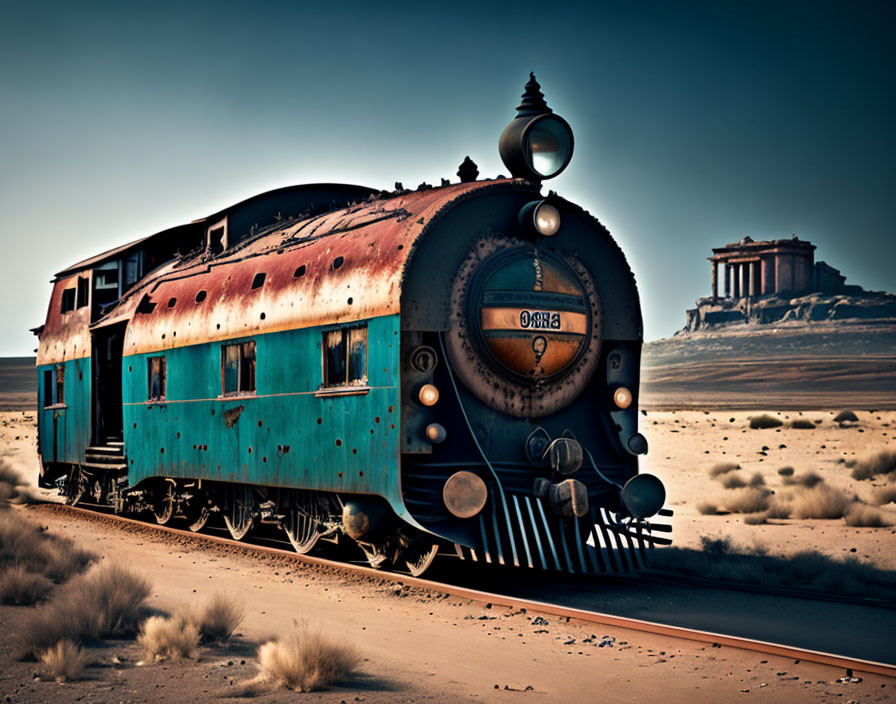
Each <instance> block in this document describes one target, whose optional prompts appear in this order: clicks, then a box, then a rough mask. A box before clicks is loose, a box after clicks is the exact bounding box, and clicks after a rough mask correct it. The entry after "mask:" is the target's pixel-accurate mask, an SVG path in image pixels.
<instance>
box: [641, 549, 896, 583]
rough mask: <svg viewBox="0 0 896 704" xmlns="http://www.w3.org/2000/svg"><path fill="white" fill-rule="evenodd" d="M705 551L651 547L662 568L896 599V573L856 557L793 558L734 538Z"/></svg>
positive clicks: (654, 563)
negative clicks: (773, 554) (737, 543)
mask: <svg viewBox="0 0 896 704" xmlns="http://www.w3.org/2000/svg"><path fill="white" fill-rule="evenodd" d="M701 543H702V545H701V549H700V550H694V549H691V548H677V547H668V548H663V549H662V550H653V551H651V562H652V566H653V567H655V568H657V569H664V570H670V571H677V572H681V573H684V574H694V575H699V576H701V577H706V578H708V579H718V580H728V581H733V582H742V583H746V584H769V585H781V586H801V587H811V588H814V589H824V590H829V591H837V592H842V593H847V594H855V595H859V596H874V597H877V598H893V597H896V590H894V588H893V584H894V579H896V573H894V572H892V571H886V570H879V569H877V568H875V567H873V566H871V565H868V564H865V563H862V562H860V561H859V560H858V559H856V558H855V557H853V556H850V557H848V558H843V559H835V558H831V557H828V556H826V555H822V554H821V553H818V552H814V551H811V550H805V551H803V552H799V553H796V554H794V555H791V556H790V557H786V558H785V557H776V556H772V555H768V554H767V553H766V551H765V550H764V549H763V548H762V547H761V546H758V545H754V546H752V547H745V546H740V545H736V544H734V543H733V542H732V541H731V539H730V538H709V537H706V536H704V537H703V538H702V540H701Z"/></svg>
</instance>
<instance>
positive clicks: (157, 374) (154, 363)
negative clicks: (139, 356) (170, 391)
mask: <svg viewBox="0 0 896 704" xmlns="http://www.w3.org/2000/svg"><path fill="white" fill-rule="evenodd" d="M146 362H147V365H148V367H149V393H148V397H149V400H150V401H161V400H163V399H164V398H165V380H166V379H165V378H166V376H167V371H168V370H167V368H166V367H167V363H166V362H165V358H164V357H150V358H149V359H147V360H146Z"/></svg>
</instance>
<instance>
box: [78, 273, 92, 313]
mask: <svg viewBox="0 0 896 704" xmlns="http://www.w3.org/2000/svg"><path fill="white" fill-rule="evenodd" d="M88 283H89V281H88V280H87V277H86V276H79V277H78V303H77V306H78V308H83V307H84V306H86V305H87V296H88V293H89V292H90V287H89V286H88Z"/></svg>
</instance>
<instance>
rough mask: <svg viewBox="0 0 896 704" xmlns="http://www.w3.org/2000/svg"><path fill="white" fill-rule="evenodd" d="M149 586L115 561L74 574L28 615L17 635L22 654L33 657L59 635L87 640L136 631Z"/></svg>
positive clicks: (53, 641) (80, 641)
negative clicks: (78, 574) (114, 562)
mask: <svg viewBox="0 0 896 704" xmlns="http://www.w3.org/2000/svg"><path fill="white" fill-rule="evenodd" d="M149 591H150V589H149V583H148V582H147V581H146V580H145V579H144V578H143V577H141V576H139V575H137V574H135V573H134V572H132V571H131V570H129V569H127V568H126V567H122V566H119V565H101V566H99V567H97V568H95V569H94V570H92V571H91V572H89V573H87V574H85V575H82V576H80V577H77V578H76V579H73V580H72V581H71V582H69V583H68V584H66V585H65V586H63V587H60V588H59V589H57V590H56V593H55V594H54V595H53V598H52V599H50V600H49V601H47V602H46V603H44V604H41V605H40V606H38V607H37V608H36V609H35V610H34V611H33V612H32V613H30V614H28V617H27V618H26V619H25V622H24V623H23V625H22V629H21V631H20V634H19V637H20V640H21V648H20V652H19V655H20V657H22V658H33V657H37V656H38V655H39V654H40V653H41V652H42V651H44V650H47V649H48V648H51V647H52V646H54V645H56V643H58V642H59V641H61V640H71V641H73V642H75V643H85V642H89V641H93V640H96V639H98V638H100V637H102V636H108V635H130V634H133V633H135V632H136V630H137V625H138V624H139V622H140V620H141V619H142V617H143V616H144V612H145V604H146V599H147V598H148V597H149Z"/></svg>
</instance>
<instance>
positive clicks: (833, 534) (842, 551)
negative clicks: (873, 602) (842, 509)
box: [641, 411, 896, 570]
mask: <svg viewBox="0 0 896 704" xmlns="http://www.w3.org/2000/svg"><path fill="white" fill-rule="evenodd" d="M756 413H757V412H747V411H712V412H709V413H705V412H703V411H677V412H676V411H664V412H659V411H657V412H654V411H648V412H647V414H646V416H642V417H641V431H642V432H643V433H644V435H645V436H646V437H647V440H648V442H649V446H650V451H649V453H648V455H647V457H646V458H645V460H644V461H643V464H642V471H647V472H651V473H653V474H656V475H657V476H659V477H660V478H661V479H662V480H663V482H664V483H665V485H666V487H667V491H668V501H669V503H670V504H671V506H672V507H673V508H674V509H675V516H674V517H673V518H672V519H671V522H672V524H673V536H674V540H675V544H676V545H679V546H683V547H698V546H699V542H700V538H701V536H704V535H709V536H729V537H731V538H732V539H734V540H735V541H736V542H739V543H741V544H745V545H751V544H753V543H754V542H758V543H760V544H761V545H763V546H765V547H766V548H768V550H769V552H770V553H772V554H781V555H789V554H792V553H794V552H797V551H800V550H806V549H813V550H818V551H820V552H823V553H825V554H826V555H829V556H832V557H836V556H847V555H856V556H857V557H859V558H861V559H862V560H864V561H868V562H871V563H872V564H874V565H876V566H878V567H880V568H883V569H890V570H894V569H896V527H886V528H850V527H848V526H846V525H845V523H844V521H843V520H842V519H836V520H797V519H786V520H775V519H772V520H770V522H769V523H768V524H767V525H756V526H751V525H746V524H745V523H744V519H743V516H740V515H724V516H703V515H700V514H699V513H698V511H697V504H698V503H700V502H702V501H708V502H711V503H712V502H714V501H715V500H717V499H719V498H720V497H722V496H723V495H724V494H725V493H726V491H728V490H726V489H723V488H722V485H721V484H720V483H719V481H718V480H715V479H711V478H710V477H709V476H708V471H709V469H710V468H711V467H712V466H713V465H715V464H718V463H721V462H734V463H737V464H740V465H741V467H742V469H741V470H739V472H740V474H741V475H742V476H743V477H744V478H745V479H747V478H749V477H751V476H752V475H753V474H754V473H756V472H759V473H761V474H762V476H763V478H764V480H765V483H766V485H767V486H768V488H770V489H772V490H773V491H775V492H782V493H785V494H786V493H794V491H795V490H794V489H792V488H791V487H785V486H783V483H782V478H781V477H780V476H779V475H778V473H777V470H778V469H779V468H781V467H785V466H791V467H793V468H794V470H795V472H796V474H801V473H804V472H806V471H810V470H811V471H815V472H817V473H818V474H819V475H820V476H821V477H823V478H824V480H825V482H826V483H827V484H830V485H831V486H833V487H836V488H839V489H843V490H845V491H846V492H848V493H849V494H850V495H853V494H854V495H857V496H858V497H859V498H860V499H862V500H866V501H867V500H870V499H871V498H872V493H873V490H874V488H876V487H879V486H882V485H884V484H886V479H885V478H884V477H879V478H878V479H877V480H875V481H873V482H872V481H868V480H865V481H856V480H854V479H852V478H851V477H850V469H849V468H848V467H847V466H846V465H845V464H843V463H841V462H840V460H851V459H856V458H858V457H862V456H864V455H867V454H869V453H874V452H877V451H880V450H882V449H885V448H889V449H891V450H892V449H896V412H893V411H885V412H869V411H857V412H856V415H857V416H858V417H859V422H858V423H856V424H852V425H850V426H849V427H840V425H839V424H837V423H834V422H833V418H834V416H835V415H836V413H835V412H834V411H817V412H812V411H803V412H784V411H778V412H774V411H772V412H770V413H771V415H774V416H778V417H780V418H781V420H783V421H785V426H786V425H787V421H790V420H793V419H794V418H806V419H809V420H812V421H816V420H821V423H820V424H818V425H817V426H816V428H815V429H814V430H796V429H793V428H789V427H781V428H769V429H764V430H751V429H750V428H749V417H750V416H751V415H755V414H756ZM764 448H766V449H764ZM880 510H881V513H882V514H883V515H884V517H885V518H886V520H887V521H888V522H889V523H890V524H891V525H892V526H896V504H889V505H888V506H884V507H881V509H880Z"/></svg>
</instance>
